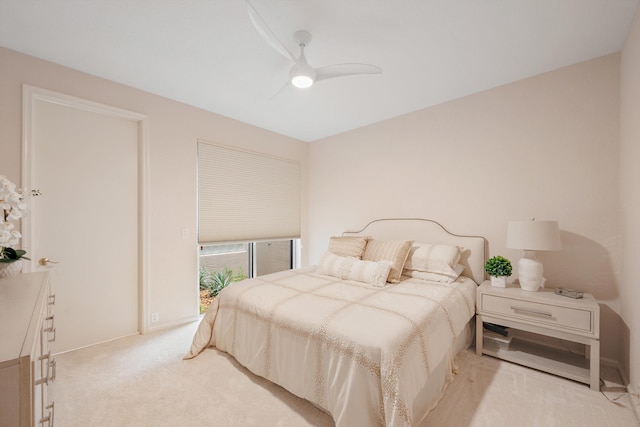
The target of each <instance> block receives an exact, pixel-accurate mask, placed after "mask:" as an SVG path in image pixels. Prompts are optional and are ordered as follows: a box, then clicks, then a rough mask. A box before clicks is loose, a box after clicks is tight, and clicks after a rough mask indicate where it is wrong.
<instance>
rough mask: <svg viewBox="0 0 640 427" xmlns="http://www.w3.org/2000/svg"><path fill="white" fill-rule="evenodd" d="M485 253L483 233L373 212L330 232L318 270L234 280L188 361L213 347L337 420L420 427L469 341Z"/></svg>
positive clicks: (346, 424) (343, 424)
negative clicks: (356, 226) (352, 227)
mask: <svg viewBox="0 0 640 427" xmlns="http://www.w3.org/2000/svg"><path fill="white" fill-rule="evenodd" d="M363 241H364V244H363V243H362V242H363ZM363 245H364V246H363ZM360 246H363V247H362V248H361V247H360ZM407 246H408V249H407ZM358 251H360V252H358ZM405 252H406V254H405ZM403 254H404V255H403ZM358 255H360V256H359V257H358ZM403 256H404V258H403V259H400V258H402V257H403ZM394 257H395V258H394ZM484 261H485V239H484V238H482V237H479V236H461V235H455V234H452V233H449V232H448V231H447V230H446V229H445V228H444V227H442V226H441V225H440V224H438V223H437V222H435V221H432V220H427V219H414V218H399V219H382V220H375V221H372V222H370V223H369V224H367V226H365V227H363V228H362V229H361V230H358V231H351V232H345V233H343V234H342V236H335V237H332V238H331V239H330V242H329V247H328V250H327V252H326V253H325V254H324V255H323V257H322V259H321V260H320V262H319V264H318V265H317V266H313V267H307V268H301V269H295V270H289V271H283V272H278V273H273V274H269V275H265V276H261V277H256V278H252V279H247V280H244V281H242V282H238V283H235V284H233V285H231V286H229V287H227V288H225V289H224V290H223V291H222V292H221V293H220V294H219V295H218V297H217V298H216V299H215V300H214V303H213V304H212V305H211V307H210V308H209V310H208V311H207V312H206V313H205V316H204V317H203V319H202V321H201V323H200V325H199V327H198V329H197V331H196V334H195V336H194V339H193V343H192V345H191V348H190V351H189V353H188V354H187V355H186V356H185V359H189V358H192V357H195V356H197V355H198V354H199V353H200V352H201V351H203V350H204V349H205V348H207V347H211V346H215V347H216V348H218V349H219V350H221V351H225V352H227V353H229V354H231V355H232V356H233V357H234V358H236V360H238V362H239V363H241V364H242V365H243V366H245V367H247V368H248V369H249V370H250V371H252V372H253V373H255V374H257V375H259V376H262V377H264V378H266V379H268V380H270V381H272V382H274V383H276V384H278V385H280V386H282V387H284V388H285V389H287V390H288V391H290V392H291V393H293V394H295V395H297V396H299V397H302V398H304V399H307V400H309V401H310V402H311V403H313V404H314V405H316V406H317V407H318V408H320V409H322V410H324V411H326V412H328V413H329V414H330V415H331V416H332V418H333V420H334V421H335V424H336V426H338V427H352V426H385V425H386V426H417V425H419V424H420V422H421V420H422V419H423V418H424V417H425V416H426V414H427V413H428V412H429V411H430V410H431V409H432V408H433V407H434V406H435V405H436V404H437V401H438V400H439V399H440V397H441V396H442V394H443V393H444V390H445V388H446V386H447V384H449V383H450V382H451V381H452V379H453V375H454V372H455V369H456V367H455V363H454V358H455V356H456V355H457V354H458V353H459V352H460V351H462V350H463V349H465V348H467V347H468V346H469V345H470V343H471V341H472V335H473V330H474V328H473V325H472V322H473V319H474V313H475V293H476V287H477V285H478V284H479V283H481V282H482V281H483V280H484ZM381 277H383V279H382V280H381ZM385 279H386V280H385ZM388 281H391V282H393V283H388Z"/></svg>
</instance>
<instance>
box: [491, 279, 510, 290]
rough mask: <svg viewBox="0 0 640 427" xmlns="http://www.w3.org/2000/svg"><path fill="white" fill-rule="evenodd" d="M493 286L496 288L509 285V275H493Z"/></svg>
mask: <svg viewBox="0 0 640 427" xmlns="http://www.w3.org/2000/svg"><path fill="white" fill-rule="evenodd" d="M491 286H495V287H496V288H506V287H507V276H491Z"/></svg>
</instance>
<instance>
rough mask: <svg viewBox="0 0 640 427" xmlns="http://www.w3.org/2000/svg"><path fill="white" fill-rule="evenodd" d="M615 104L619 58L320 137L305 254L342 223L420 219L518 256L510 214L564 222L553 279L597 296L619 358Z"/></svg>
mask: <svg viewBox="0 0 640 427" xmlns="http://www.w3.org/2000/svg"><path fill="white" fill-rule="evenodd" d="M470 72H471V71H470ZM379 102H384V99H381V100H379ZM618 107H619V56H618V55H617V54H613V55H609V56H606V57H602V58H599V59H595V60H592V61H589V62H585V63H581V64H578V65H575V66H571V67H567V68H563V69H560V70H557V71H553V72H550V73H546V74H543V75H539V76H536V77H533V78H530V79H526V80H522V81H519V82H516V83H513V84H509V85H506V86H502V87H498V88H495V89H492V90H489V91H486V92H482V93H479V94H475V95H472V96H468V97H465V98H462V99H459V100H456V101H453V102H448V103H446V104H442V105H439V106H436V107H433V108H428V109H424V110H420V111H417V112H414V113H411V114H407V115H404V116H401V117H397V118H394V119H391V120H387V121H384V122H380V123H377V124H374V125H371V126H367V127H364V128H361V129H358V130H355V131H352V132H348V133H345V134H341V135H337V136H334V137H329V138H326V139H323V140H320V141H316V142H313V143H311V145H310V147H309V188H308V194H309V204H308V212H309V217H308V221H309V222H308V224H309V230H310V234H309V242H310V245H309V248H308V250H309V260H310V262H312V263H313V262H317V261H318V258H319V257H320V255H321V254H322V252H323V251H324V250H325V249H326V247H327V242H328V238H329V236H331V235H334V234H338V233H340V232H341V231H343V230H344V229H353V228H358V227H360V226H362V225H364V224H366V223H367V222H368V221H369V220H372V219H375V218H383V217H424V218H432V219H435V220H438V221H440V222H442V223H443V224H444V225H445V226H446V227H447V228H448V229H449V230H451V231H452V232H454V233H461V234H467V233H468V234H480V235H483V236H485V237H486V238H487V239H488V242H489V255H490V256H493V255H496V254H500V255H503V256H506V257H508V258H510V259H511V260H513V261H517V259H519V258H520V256H521V252H520V251H517V250H511V249H507V248H506V247H505V239H506V228H507V222H508V221H509V220H511V219H527V218H529V217H536V218H538V219H554V220H558V221H559V223H560V228H561V230H562V240H563V244H564V249H563V250H562V251H559V252H554V253H550V252H548V253H543V254H542V256H541V258H542V259H543V261H544V262H545V267H546V277H547V278H548V280H549V282H550V285H552V286H553V285H564V286H568V287H573V288H577V289H581V290H584V291H586V292H590V293H593V294H594V295H595V296H596V297H597V298H598V300H599V301H600V303H601V308H602V325H601V326H602V346H603V355H604V356H605V357H607V358H609V359H613V360H617V359H618V334H619V331H618V324H619V316H618V314H617V313H619V312H620V289H619V281H618V273H619V264H620V231H619V210H618V165H619V156H618V138H619V132H618V131H619V126H618V119H619V111H618Z"/></svg>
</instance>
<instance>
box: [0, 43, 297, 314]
mask: <svg viewBox="0 0 640 427" xmlns="http://www.w3.org/2000/svg"><path fill="white" fill-rule="evenodd" d="M149 72H153V70H149ZM22 84H29V85H33V86H36V87H40V88H44V89H49V90H53V91H57V92H61V93H64V94H68V95H72V96H76V97H79V98H84V99H88V100H91V101H95V102H99V103H103V104H107V105H111V106H115V107H119V108H123V109H126V110H130V111H134V112H138V113H142V114H146V115H147V116H148V118H149V133H150V138H149V189H148V190H149V191H148V194H149V211H150V213H151V215H150V218H149V243H150V247H149V260H150V263H149V277H150V289H149V308H150V313H151V312H157V313H159V315H160V322H159V323H158V324H154V325H151V326H158V327H160V326H166V325H168V324H172V323H176V322H180V321H184V320H186V319H189V318H194V316H197V313H198V284H197V280H198V271H197V267H196V265H197V255H198V252H197V246H196V215H197V212H196V207H197V205H196V186H197V182H196V164H197V159H196V142H197V140H198V139H203V140H207V141H215V142H219V143H223V144H228V145H232V146H236V147H241V148H245V149H249V150H254V151H258V152H263V153H268V154H271V155H274V156H279V157H284V158H288V159H293V160H298V161H300V162H302V165H303V177H305V175H306V174H305V172H304V171H305V169H306V159H307V147H308V145H307V144H306V143H303V142H300V141H297V140H294V139H291V138H288V137H284V136H282V135H278V134H275V133H272V132H268V131H266V130H263V129H259V128H256V127H252V126H249V125H246V124H243V123H240V122H237V121H235V120H231V119H229V118H226V117H222V116H219V115H216V114H212V113H209V112H205V111H203V110H199V109H196V108H193V107H189V106H187V105H184V104H181V103H178V102H174V101H171V100H168V99H165V98H161V97H158V96H155V95H151V94H149V93H145V92H142V91H140V90H137V89H133V88H130V87H126V86H123V85H119V84H116V83H113V82H110V81H107V80H104V79H100V78H97V77H93V76H90V75H87V74H84V73H81V72H78V71H74V70H71V69H68V68H64V67H61V66H58V65H55V64H52V63H50V62H46V61H42V60H39V59H36V58H33V57H29V56H26V55H22V54H19V53H17V52H14V51H10V50H7V49H4V48H1V47H0V174H4V175H7V176H8V177H9V178H10V179H11V180H13V181H14V182H20V174H21V157H20V156H21V154H20V153H21V141H22V131H21V115H22V110H21V108H22ZM211 96H215V94H211ZM69 167H73V162H72V161H71V159H70V162H69ZM303 179H306V178H303ZM302 188H306V181H305V182H303V184H302ZM305 197H306V195H305V194H303V198H302V200H303V234H304V218H305V215H306V213H305V210H304V206H305V203H306V202H305ZM183 228H187V229H188V230H189V232H190V233H189V238H188V239H183V238H182V229H183ZM303 239H304V235H303ZM90 243H91V240H90V237H89V236H88V239H87V244H90ZM88 249H90V248H88ZM169 249H171V250H169ZM105 256H107V257H108V254H107V255H105ZM91 303H92V304H95V303H96V301H92V302H91Z"/></svg>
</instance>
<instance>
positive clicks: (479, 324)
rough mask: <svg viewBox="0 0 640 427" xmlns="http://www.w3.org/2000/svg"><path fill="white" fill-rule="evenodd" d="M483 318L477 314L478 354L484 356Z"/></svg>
mask: <svg viewBox="0 0 640 427" xmlns="http://www.w3.org/2000/svg"><path fill="white" fill-rule="evenodd" d="M483 329H484V328H483V327H482V316H480V315H479V314H476V354H477V355H478V356H482V332H483Z"/></svg>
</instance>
